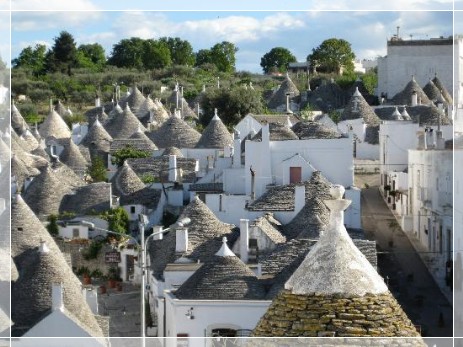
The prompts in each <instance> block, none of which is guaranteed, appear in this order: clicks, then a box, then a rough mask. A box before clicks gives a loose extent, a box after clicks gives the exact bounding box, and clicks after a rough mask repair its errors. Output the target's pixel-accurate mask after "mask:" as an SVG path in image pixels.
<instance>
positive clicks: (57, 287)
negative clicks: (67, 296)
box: [51, 283, 64, 311]
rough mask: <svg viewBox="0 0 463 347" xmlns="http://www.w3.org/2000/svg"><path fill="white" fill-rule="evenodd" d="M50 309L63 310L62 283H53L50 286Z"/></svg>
mask: <svg viewBox="0 0 463 347" xmlns="http://www.w3.org/2000/svg"><path fill="white" fill-rule="evenodd" d="M51 309H52V311H56V310H60V311H63V310H64V296H63V285H62V283H53V284H52V287H51Z"/></svg>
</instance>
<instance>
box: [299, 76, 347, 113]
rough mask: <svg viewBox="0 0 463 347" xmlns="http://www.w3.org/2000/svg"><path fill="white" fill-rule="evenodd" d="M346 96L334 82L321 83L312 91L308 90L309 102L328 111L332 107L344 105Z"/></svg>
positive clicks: (336, 107)
mask: <svg viewBox="0 0 463 347" xmlns="http://www.w3.org/2000/svg"><path fill="white" fill-rule="evenodd" d="M347 99H348V97H347V96H346V93H345V92H344V91H343V90H342V89H341V87H340V86H339V85H338V84H337V83H336V82H333V81H332V82H330V83H325V84H322V85H321V86H319V87H317V89H315V90H314V91H312V92H309V100H308V101H309V104H310V105H312V106H315V107H317V108H319V109H320V110H322V111H323V112H326V113H327V112H329V111H331V110H333V109H338V108H341V107H344V106H345V104H346V101H347Z"/></svg>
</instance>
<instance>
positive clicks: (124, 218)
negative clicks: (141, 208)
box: [100, 207, 129, 234]
mask: <svg viewBox="0 0 463 347" xmlns="http://www.w3.org/2000/svg"><path fill="white" fill-rule="evenodd" d="M100 217H101V218H102V219H104V220H106V221H107V222H108V230H111V231H115V232H117V233H122V234H125V233H126V232H127V230H129V214H128V213H127V211H126V210H124V209H123V208H122V207H118V208H112V209H110V210H108V211H105V212H103V213H102V214H101V215H100Z"/></svg>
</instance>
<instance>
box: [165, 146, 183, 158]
mask: <svg viewBox="0 0 463 347" xmlns="http://www.w3.org/2000/svg"><path fill="white" fill-rule="evenodd" d="M162 155H163V156H169V155H176V156H177V158H183V153H182V151H181V150H179V149H178V148H177V147H167V148H166V149H165V150H164V152H162Z"/></svg>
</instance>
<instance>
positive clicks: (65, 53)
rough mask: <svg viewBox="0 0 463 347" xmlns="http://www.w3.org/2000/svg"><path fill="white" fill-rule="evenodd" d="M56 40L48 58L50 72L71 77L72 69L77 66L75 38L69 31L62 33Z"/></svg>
mask: <svg viewBox="0 0 463 347" xmlns="http://www.w3.org/2000/svg"><path fill="white" fill-rule="evenodd" d="M54 40H55V43H54V45H53V47H52V49H51V50H50V51H49V53H48V54H47V57H46V59H47V65H48V66H47V67H48V70H49V71H51V72H56V71H59V72H63V73H68V74H69V75H70V74H71V69H72V68H74V67H75V66H76V65H77V48H76V43H75V41H74V37H73V36H72V35H71V34H70V33H68V32H67V31H62V32H60V34H59V36H58V37H55V39H54Z"/></svg>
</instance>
